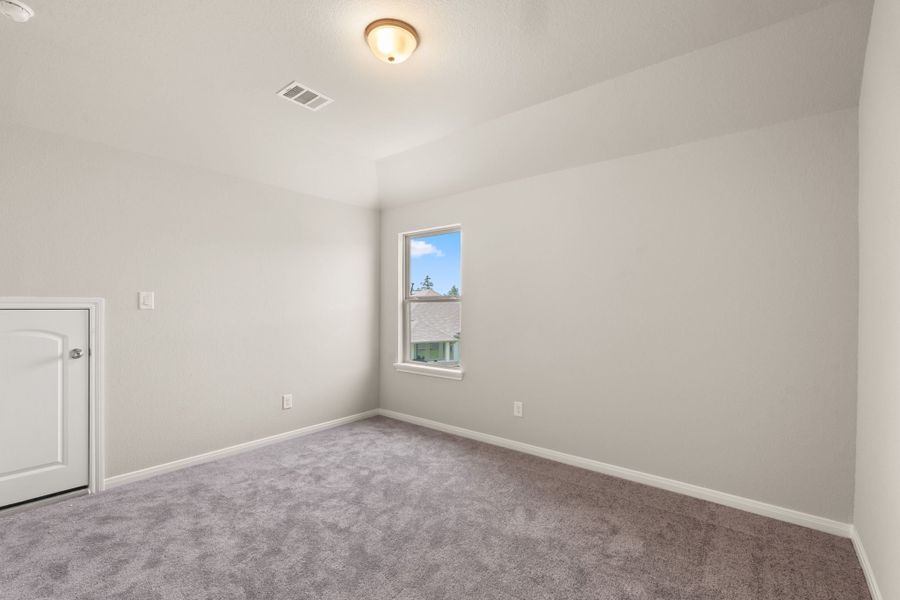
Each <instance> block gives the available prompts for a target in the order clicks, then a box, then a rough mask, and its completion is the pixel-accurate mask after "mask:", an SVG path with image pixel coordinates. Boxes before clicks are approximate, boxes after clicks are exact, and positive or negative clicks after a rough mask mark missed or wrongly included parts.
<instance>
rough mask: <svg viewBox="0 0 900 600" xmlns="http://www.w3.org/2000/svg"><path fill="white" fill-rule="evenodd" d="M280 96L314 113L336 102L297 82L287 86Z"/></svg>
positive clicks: (279, 93)
mask: <svg viewBox="0 0 900 600" xmlns="http://www.w3.org/2000/svg"><path fill="white" fill-rule="evenodd" d="M278 95H279V96H281V97H282V98H284V99H285V100H290V101H291V102H293V103H294V104H299V105H300V106H302V107H303V108H308V109H309V110H313V111H315V110H319V109H320V108H322V107H323V106H328V105H329V104H331V103H332V102H334V100H332V99H331V98H329V97H328V96H326V95H324V94H320V93H319V92H317V91H315V90H311V89H309V88H308V87H307V86H305V85H303V84H302V83H297V82H296V81H292V82H291V83H289V84H288V85H286V86H285V87H284V89H282V90H281V91H280V92H278Z"/></svg>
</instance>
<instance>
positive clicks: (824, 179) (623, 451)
mask: <svg viewBox="0 0 900 600" xmlns="http://www.w3.org/2000/svg"><path fill="white" fill-rule="evenodd" d="M856 136H857V122H856V110H855V109H850V110H844V111H839V112H833V113H829V114H825V115H822V116H818V117H812V118H808V119H803V120H799V121H793V122H788V123H785V124H782V125H777V126H773V127H769V128H765V129H758V130H754V131H749V132H745V133H740V134H735V135H729V136H726V137H721V138H715V139H710V140H707V141H702V142H698V143H694V144H690V145H686V146H680V147H675V148H671V149H667V150H660V151H656V152H652V153H648V154H642V155H638V156H632V157H627V158H623V159H618V160H614V161H610V162H603V163H597V164H593V165H589V166H586V167H580V168H576V169H571V170H566V171H560V172H556V173H552V174H548V175H541V176H538V177H534V178H530V179H524V180H519V181H516V182H512V183H505V184H501V185H497V186H493V187H486V188H481V189H478V190H475V191H471V192H466V193H463V194H460V195H455V196H450V197H446V198H443V199H438V200H432V201H427V202H422V203H417V204H411V205H405V206H400V207H395V208H391V209H388V210H386V211H385V212H383V214H382V240H381V249H382V314H381V323H382V336H381V352H382V360H381V406H382V407H383V408H387V409H391V410H396V411H401V412H404V413H408V414H412V415H416V416H420V417H425V418H429V419H434V420H437V421H441V422H443V423H447V424H451V425H457V426H461V427H466V428H470V429H474V430H478V431H481V432H485V433H490V434H495V435H499V436H502V437H506V438H511V439H514V440H519V441H523V442H527V443H531V444H536V445H539V446H544V447H547V448H551V449H555V450H560V451H563V452H568V453H572V454H576V455H579V456H583V457H587V458H591V459H596V460H601V461H604V462H607V463H612V464H615V465H619V466H623V467H629V468H632V469H637V470H640V471H644V472H647V473H651V474H655V475H661V476H665V477H669V478H673V479H677V480H681V481H684V482H688V483H693V484H697V485H701V486H706V487H709V488H713V489H716V490H720V491H725V492H730V493H733V494H738V495H740V496H745V497H749V498H753V499H756V500H761V501H765V502H770V503H774V504H777V505H781V506H785V507H789V508H793V509H797V510H801V511H805V512H809V513H812V514H815V515H819V516H823V517H827V518H831V519H837V520H839V521H844V522H849V521H850V520H851V516H852V500H853V498H852V495H853V468H854V435H855V415H856V403H855V397H856V317H857V293H856V289H857V230H856V225H857V212H856V211H857V145H856V139H857V138H856ZM450 223H461V224H462V226H463V261H464V274H463V283H462V289H463V296H464V301H463V302H464V309H463V338H462V340H463V343H462V353H463V361H464V363H465V368H466V375H465V379H464V380H463V381H462V382H456V381H448V380H441V379H435V378H428V377H424V376H421V375H413V374H408V373H398V372H395V371H394V369H393V367H392V365H391V363H392V362H393V361H394V360H395V359H396V334H397V310H396V307H397V285H398V284H397V275H398V273H397V270H398V269H397V234H398V233H400V232H402V231H409V230H414V229H420V228H424V227H432V226H440V225H445V224H450ZM513 400H522V401H524V403H525V418H524V419H517V418H514V417H513V416H512V401H513Z"/></svg>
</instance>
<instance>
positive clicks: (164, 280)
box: [0, 127, 378, 475]
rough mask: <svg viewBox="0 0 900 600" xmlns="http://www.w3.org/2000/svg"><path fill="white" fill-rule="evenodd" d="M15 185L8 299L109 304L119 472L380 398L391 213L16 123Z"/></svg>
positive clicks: (7, 250) (112, 425) (0, 231)
mask: <svg viewBox="0 0 900 600" xmlns="http://www.w3.org/2000/svg"><path fill="white" fill-rule="evenodd" d="M0 182H2V185H0V296H9V295H14V296H19V295H25V296H29V295H34V296H102V297H104V298H106V299H107V302H108V304H107V311H108V312H107V323H108V335H107V342H108V344H107V350H108V354H107V357H108V358H107V363H108V364H107V367H108V370H107V386H108V387H107V434H108V437H107V475H117V474H121V473H125V472H128V471H132V470H135V469H140V468H142V467H147V466H151V465H156V464H159V463H163V462H167V461H170V460H174V459H178V458H184V457H187V456H191V455H195V454H198V453H201V452H205V451H209V450H214V449H218V448H222V447H225V446H228V445H231V444H235V443H239V442H243V441H248V440H253V439H256V438H260V437H263V436H266V435H271V434H274V433H279V432H283V431H288V430H291V429H295V428H298V427H301V426H304V425H309V424H313V423H319V422H323V421H326V420H329V419H334V418H337V417H342V416H346V415H349V414H353V413H357V412H360V411H364V410H367V409H371V408H375V407H376V406H377V370H376V362H377V358H376V355H377V341H376V338H377V331H378V322H377V319H378V315H377V297H376V294H375V293H374V292H373V291H372V290H376V289H377V287H378V265H377V260H376V258H375V256H376V254H377V238H378V231H377V223H378V215H377V213H376V212H375V211H373V210H368V209H362V208H356V207H351V206H348V205H343V204H339V203H336V202H331V201H326V200H320V199H315V198H312V197H306V196H301V195H298V194H295V193H292V192H287V191H283V190H279V189H276V188H272V187H267V186H264V185H261V184H255V183H249V182H245V181H241V180H238V179H234V178H230V177H227V176H223V175H218V174H214V173H211V172H206V171H202V170H198V169H193V168H189V167H184V166H180V165H178V164H176V163H172V162H166V161H162V160H158V159H154V158H149V157H146V156H143V155H139V154H131V153H125V152H120V151H116V150H112V149H108V148H106V147H103V146H99V145H95V144H90V143H86V142H79V141H75V140H72V139H68V138H64V137H61V136H57V135H52V134H46V133H40V132H37V131H34V130H29V129H21V128H11V127H3V128H0ZM139 290H152V291H155V292H156V295H157V298H156V301H157V309H156V310H155V311H138V310H137V292H138V291H139ZM287 392H292V393H293V394H294V409H293V410H289V411H282V410H281V394H282V393H287Z"/></svg>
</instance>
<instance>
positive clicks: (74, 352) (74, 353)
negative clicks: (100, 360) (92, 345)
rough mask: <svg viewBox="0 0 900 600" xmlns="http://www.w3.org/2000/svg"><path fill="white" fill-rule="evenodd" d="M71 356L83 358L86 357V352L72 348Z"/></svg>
mask: <svg viewBox="0 0 900 600" xmlns="http://www.w3.org/2000/svg"><path fill="white" fill-rule="evenodd" d="M69 356H71V357H72V358H81V357H82V356H84V350H82V349H81V348H72V351H71V352H69Z"/></svg>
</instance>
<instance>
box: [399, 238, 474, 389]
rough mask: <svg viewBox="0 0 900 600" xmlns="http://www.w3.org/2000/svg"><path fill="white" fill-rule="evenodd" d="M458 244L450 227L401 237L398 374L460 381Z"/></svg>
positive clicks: (460, 301)
mask: <svg viewBox="0 0 900 600" xmlns="http://www.w3.org/2000/svg"><path fill="white" fill-rule="evenodd" d="M460 242H461V234H460V230H459V227H455V226H454V227H443V228H440V229H430V230H427V231H418V232H414V233H407V234H404V235H402V236H401V250H402V255H403V268H402V273H401V285H402V286H403V293H402V295H401V297H402V302H401V304H402V306H401V314H400V317H401V319H400V320H401V324H402V325H401V331H400V360H399V361H398V363H397V364H396V367H397V369H398V370H402V371H410V372H415V373H425V374H432V375H436V376H438V377H449V378H452V379H461V378H462V370H461V368H460V335H461V331H462V327H461V322H462V282H461V278H460V250H461V248H460Z"/></svg>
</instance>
